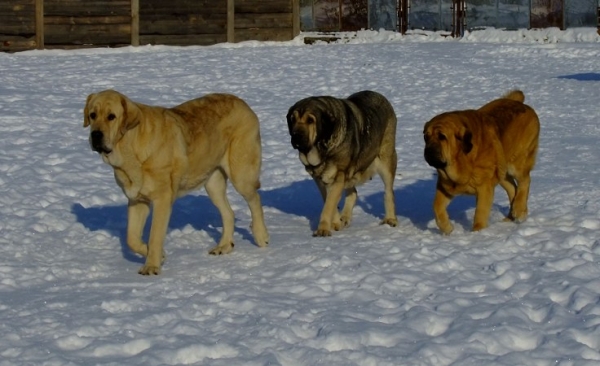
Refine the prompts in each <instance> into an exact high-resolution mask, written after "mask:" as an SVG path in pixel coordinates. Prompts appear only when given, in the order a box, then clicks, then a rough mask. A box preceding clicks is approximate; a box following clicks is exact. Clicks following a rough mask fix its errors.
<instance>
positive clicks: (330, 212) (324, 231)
mask: <svg viewBox="0 0 600 366" xmlns="http://www.w3.org/2000/svg"><path fill="white" fill-rule="evenodd" d="M396 122H397V120H396V113H395V112H394V108H393V107H392V105H391V104H390V102H389V101H388V100H387V99H386V98H385V97H384V96H383V95H381V94H379V93H376V92H372V91H361V92H358V93H356V94H353V95H351V96H350V97H348V99H338V98H334V97H330V96H321V97H309V98H306V99H302V100H301V101H299V102H297V103H296V104H294V105H293V106H292V107H291V108H290V110H289V111H288V114H287V123H288V128H289V132H290V135H291V138H292V146H293V147H294V149H296V150H298V151H299V153H300V161H301V162H302V164H304V166H305V167H306V171H308V173H309V174H310V175H311V176H312V178H313V179H314V181H315V183H316V184H317V187H319V191H320V192H321V195H322V196H323V200H324V201H325V205H324V207H323V211H322V212H321V218H320V220H319V226H318V228H317V230H316V231H315V232H314V234H313V235H314V236H330V235H331V228H333V229H334V230H340V229H342V228H343V227H345V226H348V224H350V221H351V219H352V209H353V207H354V204H355V203H356V199H357V193H356V188H355V187H356V186H357V185H360V184H362V183H364V182H365V181H366V180H368V179H370V178H371V177H373V175H374V174H375V173H378V174H379V175H380V176H381V179H382V180H383V183H384V185H385V193H384V205H385V218H384V219H383V222H382V224H383V223H385V224H388V225H390V226H396V225H397V224H398V220H397V219H396V210H395V203H394V190H393V184H394V177H395V175H396V162H397V156H396ZM344 190H345V193H346V199H345V202H344V207H343V209H342V212H341V214H340V212H339V211H338V208H337V205H338V203H339V201H340V199H341V197H342V193H343V192H344Z"/></svg>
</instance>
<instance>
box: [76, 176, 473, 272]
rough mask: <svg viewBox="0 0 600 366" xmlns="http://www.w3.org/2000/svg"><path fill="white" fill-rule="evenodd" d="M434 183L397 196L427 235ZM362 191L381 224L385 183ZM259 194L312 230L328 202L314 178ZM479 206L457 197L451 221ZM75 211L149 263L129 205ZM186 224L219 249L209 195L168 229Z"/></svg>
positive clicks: (178, 208) (178, 212) (403, 212)
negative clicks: (131, 226)
mask: <svg viewBox="0 0 600 366" xmlns="http://www.w3.org/2000/svg"><path fill="white" fill-rule="evenodd" d="M374 179H377V178H374ZM379 183H380V182H379ZM367 184H373V183H367ZM435 184H436V181H435V177H432V178H431V179H425V180H418V181H415V182H413V183H410V184H408V185H400V184H398V183H396V186H397V188H396V189H395V191H394V193H395V201H396V214H397V215H398V219H399V220H400V221H402V218H406V219H408V220H410V222H411V223H412V224H413V225H414V226H415V227H417V228H419V229H421V230H427V226H428V223H429V222H430V221H431V220H433V197H434V194H435ZM398 186H399V187H398ZM357 189H358V195H359V200H358V202H357V204H356V205H357V206H359V207H360V208H361V209H362V210H363V211H365V212H366V213H368V214H370V215H372V216H374V217H375V218H376V219H379V220H380V219H382V218H383V216H384V212H385V211H384V207H383V184H381V190H380V191H378V192H376V193H373V194H370V195H368V196H363V195H361V192H360V191H361V187H358V188H357ZM260 195H261V199H262V204H263V206H264V207H265V208H267V207H271V208H275V209H277V210H279V211H281V212H283V213H286V214H290V215H294V216H300V217H305V218H306V219H307V220H308V221H309V225H310V229H311V230H315V229H316V227H317V225H318V223H319V216H320V214H321V210H322V208H323V200H322V198H321V195H320V193H319V191H318V189H317V187H316V185H315V183H314V182H313V181H312V180H311V179H305V180H301V181H296V182H294V183H291V184H289V185H287V186H285V187H280V188H275V189H271V190H265V191H261V192H260ZM474 205H475V200H474V198H472V197H469V198H467V197H457V198H456V199H454V200H453V201H452V203H451V204H450V205H449V207H448V213H449V215H450V219H451V220H452V221H453V222H455V223H457V224H459V225H461V226H463V227H465V228H469V227H470V225H471V224H470V221H469V219H468V218H467V213H466V212H467V210H469V209H471V208H473V207H474ZM242 206H243V209H244V210H246V211H248V214H249V209H248V208H247V206H246V205H245V203H243V204H242ZM234 211H236V210H234ZM71 212H72V213H73V214H74V215H75V216H76V218H77V221H78V222H79V223H81V224H82V225H83V226H84V227H86V228H87V229H88V230H90V231H105V232H108V233H110V234H111V235H113V236H115V237H118V238H119V240H120V243H121V250H122V253H123V257H124V258H125V259H126V260H129V261H131V262H137V263H143V262H144V258H141V257H139V256H137V255H136V254H134V253H132V252H131V251H130V250H129V248H128V246H127V205H126V204H123V205H111V206H93V207H84V206H82V205H81V204H79V203H75V204H73V205H72V206H71ZM236 216H237V215H236ZM151 220H152V215H150V216H149V217H148V221H147V223H146V227H145V229H144V240H145V241H147V240H148V235H149V232H150V223H151ZM187 225H191V226H192V227H193V228H194V229H195V230H198V231H205V232H206V233H207V234H208V235H209V236H210V237H211V238H212V239H213V242H214V245H216V244H217V243H218V241H219V239H220V237H221V229H222V221H221V216H220V214H219V211H218V210H217V208H216V207H215V206H214V205H213V204H212V202H211V201H210V199H209V198H208V197H207V196H206V195H205V194H201V195H186V196H184V197H181V198H179V199H177V200H176V201H175V204H174V205H173V211H172V214H171V219H170V221H169V230H176V229H183V228H184V227H186V226H187ZM266 225H267V228H268V229H269V231H270V232H272V231H273V228H271V227H270V225H269V219H268V218H267V220H266ZM235 231H236V232H237V233H238V234H241V235H242V237H243V239H244V240H248V241H250V242H251V243H254V244H255V242H254V239H253V238H252V234H251V233H250V231H249V229H247V228H244V227H240V226H239V225H236V226H235Z"/></svg>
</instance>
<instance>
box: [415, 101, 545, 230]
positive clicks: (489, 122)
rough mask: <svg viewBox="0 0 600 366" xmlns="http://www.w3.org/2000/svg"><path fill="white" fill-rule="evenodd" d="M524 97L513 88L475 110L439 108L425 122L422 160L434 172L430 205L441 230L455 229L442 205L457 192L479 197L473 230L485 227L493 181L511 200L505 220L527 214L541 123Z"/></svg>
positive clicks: (491, 197) (444, 206) (520, 217)
mask: <svg viewBox="0 0 600 366" xmlns="http://www.w3.org/2000/svg"><path fill="white" fill-rule="evenodd" d="M524 100H525V96H524V94H523V92H521V91H519V90H515V91H512V92H509V93H508V94H506V95H505V96H504V97H502V98H500V99H496V100H494V101H491V102H489V103H488V104H486V105H484V106H483V107H481V108H479V109H478V110H465V111H453V112H446V113H442V114H440V115H438V116H436V117H434V118H433V119H432V120H431V121H429V122H427V123H426V124H425V128H424V132H423V134H424V138H425V160H426V161H427V163H428V164H429V165H431V166H433V167H435V168H436V169H437V172H438V181H437V188H436V194H435V198H434V203H433V210H434V214H435V220H436V223H437V225H438V227H439V228H440V230H441V231H442V232H443V233H444V234H449V233H451V232H452V230H453V226H452V224H451V223H450V220H449V217H448V212H447V210H446V208H447V206H448V204H449V203H450V201H451V200H452V198H454V196H456V195H460V194H470V195H475V196H476V197H477V203H476V208H475V218H474V221H473V231H477V230H481V229H483V228H485V227H487V224H488V218H489V214H490V211H491V207H492V204H493V200H494V187H495V186H496V185H497V184H500V185H501V186H502V188H504V190H505V191H506V193H507V195H508V199H509V201H510V210H509V214H508V216H507V220H511V221H516V222H521V221H523V220H525V219H526V217H527V214H528V209H527V198H528V196H529V186H530V182H531V178H530V172H531V170H532V169H533V167H534V165H535V158H536V153H537V149H538V139H539V131H540V123H539V119H538V116H537V114H536V113H535V111H534V110H533V108H531V107H529V106H528V105H526V104H523V101H524Z"/></svg>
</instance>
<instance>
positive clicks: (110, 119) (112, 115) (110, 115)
mask: <svg viewBox="0 0 600 366" xmlns="http://www.w3.org/2000/svg"><path fill="white" fill-rule="evenodd" d="M106 118H108V120H109V121H112V120H113V119H115V118H117V117H116V116H115V115H114V114H113V113H111V114H109V115H108V117H106Z"/></svg>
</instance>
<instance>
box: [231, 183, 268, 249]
mask: <svg viewBox="0 0 600 366" xmlns="http://www.w3.org/2000/svg"><path fill="white" fill-rule="evenodd" d="M236 178H238V179H237V180H234V179H233V177H232V179H231V182H232V183H233V186H234V187H235V189H236V190H237V191H238V192H239V194H241V195H242V197H244V199H245V200H246V203H248V207H250V214H251V215H252V235H253V236H254V241H256V245H258V246H259V247H266V246H267V245H268V244H269V232H268V231H267V227H266V226H265V219H264V214H263V209H262V204H261V202H260V195H259V194H258V191H257V188H256V187H259V186H260V182H258V180H256V181H254V182H251V181H247V182H246V181H240V180H239V177H236ZM245 178H247V176H244V177H242V179H245Z"/></svg>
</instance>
